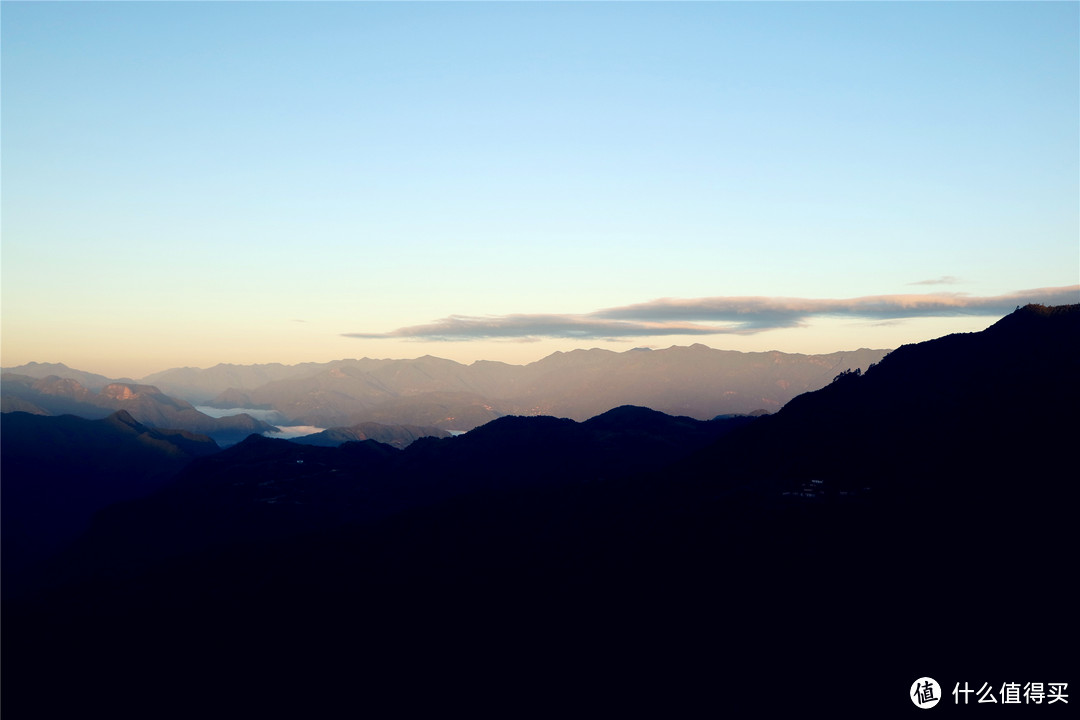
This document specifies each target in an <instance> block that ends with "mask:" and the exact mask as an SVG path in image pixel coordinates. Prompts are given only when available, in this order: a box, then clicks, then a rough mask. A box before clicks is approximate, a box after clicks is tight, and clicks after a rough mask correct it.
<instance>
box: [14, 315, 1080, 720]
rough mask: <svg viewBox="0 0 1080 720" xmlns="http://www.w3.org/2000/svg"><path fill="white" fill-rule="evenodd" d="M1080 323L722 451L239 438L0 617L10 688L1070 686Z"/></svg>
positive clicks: (825, 391)
mask: <svg viewBox="0 0 1080 720" xmlns="http://www.w3.org/2000/svg"><path fill="white" fill-rule="evenodd" d="M1078 317H1080V307H1070V308H1050V309H1047V308H1037V307H1029V308H1024V309H1023V310H1021V311H1018V312H1017V313H1014V314H1013V315H1010V316H1008V317H1007V318H1004V319H1003V320H1002V321H1001V322H1000V323H998V324H996V325H995V326H993V327H991V328H990V329H988V330H986V331H984V332H982V333H974V334H969V335H958V336H949V337H946V338H941V339H939V340H934V341H930V342H927V343H920V344H917V345H912V346H906V347H905V348H901V349H899V350H897V351H896V352H894V353H893V354H891V355H889V356H888V357H886V358H885V359H884V360H882V362H880V363H879V364H878V365H876V366H874V367H873V368H871V369H869V370H868V371H867V372H865V373H860V374H856V373H839V377H838V378H837V379H836V380H835V381H834V382H833V383H831V384H829V385H827V386H826V387H824V388H822V389H821V390H818V391H816V392H813V393H809V394H805V395H802V396H800V397H798V398H796V399H795V400H794V401H792V402H790V403H789V404H788V405H787V406H786V407H785V408H784V409H782V410H781V411H779V412H777V413H775V414H774V415H771V416H766V417H762V418H758V419H749V418H742V419H738V420H739V423H738V424H734V425H727V426H723V427H724V428H725V430H727V431H730V432H728V433H727V434H726V435H722V436H721V437H716V436H715V435H714V434H713V429H711V428H710V426H709V424H708V423H703V422H701V421H695V420H693V419H688V418H679V417H666V416H663V415H660V414H657V413H655V412H652V411H648V410H645V409H642V408H618V409H615V410H613V411H611V412H609V413H607V414H605V415H603V416H600V417H597V418H594V419H591V420H589V421H587V422H584V423H575V422H573V421H571V420H567V419H558V418H551V417H504V418H500V419H498V420H495V421H493V422H491V423H488V424H486V425H484V426H482V427H480V428H477V429H476V430H474V431H472V432H470V433H467V434H466V435H463V436H460V437H456V438H448V439H442V440H438V439H421V440H418V441H416V442H414V443H413V444H412V445H410V446H409V448H407V449H406V450H404V451H394V450H391V449H389V448H386V447H385V446H379V445H377V444H374V443H370V442H369V443H365V444H361V445H356V444H353V443H348V444H346V445H343V446H342V447H341V448H336V449H326V448H314V447H301V446H298V445H296V444H295V443H286V442H282V441H271V440H267V439H264V438H258V437H255V438H250V439H249V440H248V441H246V442H244V443H242V444H240V445H237V446H236V447H234V448H232V449H231V450H227V451H223V452H222V453H220V454H218V455H215V456H213V457H209V458H206V459H204V460H202V461H198V462H197V463H194V464H193V465H191V466H189V468H188V469H187V471H186V472H185V473H184V474H183V476H182V478H180V479H179V480H178V481H177V483H175V484H173V485H171V486H170V487H168V488H165V489H163V490H162V491H161V492H160V493H158V494H156V495H155V496H153V497H149V498H146V499H143V500H141V501H137V502H133V503H130V504H127V505H126V506H118V507H114V508H112V509H110V510H109V511H107V512H105V513H102V515H101V516H99V519H98V522H96V523H95V526H94V528H93V529H92V531H91V533H90V534H88V535H87V536H86V537H85V538H84V541H83V542H82V543H80V551H81V553H82V554H81V555H78V558H79V560H80V563H77V564H81V562H82V561H83V560H85V561H87V563H86V564H85V565H83V566H84V567H92V566H94V565H93V563H97V565H96V567H97V568H99V569H104V568H106V567H111V569H110V571H109V572H108V573H102V574H100V575H98V576H97V577H95V578H89V579H84V580H83V581H80V582H72V583H71V584H69V585H66V586H64V587H62V588H58V589H56V590H55V591H53V592H49V593H44V594H42V595H40V596H38V597H37V598H36V599H35V601H34V603H33V604H8V605H7V606H6V607H5V620H7V621H8V623H9V624H8V626H7V627H8V628H9V630H8V636H7V637H6V639H5V643H6V645H5V650H7V651H8V652H12V653H14V655H13V656H14V657H18V658H19V659H20V660H21V662H20V663H19V664H18V665H16V666H15V668H14V670H13V672H15V673H16V674H15V676H14V677H13V679H14V680H15V681H16V682H11V679H12V677H11V676H9V678H7V679H9V683H8V687H9V689H8V690H7V692H8V696H9V698H10V697H11V695H12V694H13V693H14V696H15V699H16V702H19V701H22V702H25V703H29V702H30V701H31V700H32V702H33V703H37V704H38V705H39V706H41V705H45V706H49V708H48V709H50V710H52V709H55V708H54V707H52V706H57V705H62V704H63V702H64V699H63V698H61V697H57V696H56V695H55V694H53V695H50V694H48V693H45V692H40V690H43V689H44V688H47V687H53V686H55V684H56V681H57V679H58V678H59V679H61V680H62V681H66V682H72V683H74V685H75V688H76V689H77V690H78V691H79V692H78V693H76V695H77V697H78V702H79V703H83V702H85V698H86V697H88V696H89V697H95V696H96V697H98V698H99V699H100V700H111V701H112V702H113V706H112V707H114V708H115V710H116V712H119V713H122V712H124V711H129V712H131V713H132V714H133V715H134V714H137V713H139V712H143V713H145V707H146V705H145V703H146V702H152V701H153V700H152V699H153V698H155V697H161V696H162V695H163V694H164V695H166V696H168V697H170V698H171V697H174V696H175V691H176V681H175V678H176V677H188V675H185V673H186V672H189V669H190V667H191V663H190V662H189V661H188V660H187V659H186V657H187V656H194V657H197V658H199V663H198V668H199V673H200V677H208V678H217V680H213V681H208V682H209V684H210V685H212V687H209V686H203V685H199V684H197V683H195V684H189V685H186V686H185V687H186V690H187V692H189V693H190V695H188V696H186V697H187V698H188V699H191V700H194V702H196V703H200V702H205V701H206V700H207V699H208V698H211V697H212V698H214V699H215V701H216V702H219V703H220V702H222V698H225V699H226V700H225V702H229V701H232V702H233V703H236V704H237V706H238V707H243V708H244V710H245V711H247V712H250V711H252V710H259V711H264V712H273V711H279V710H281V709H282V703H283V699H282V693H279V692H275V693H272V694H268V693H265V692H263V693H260V691H259V689H260V688H265V687H267V683H269V684H270V686H272V687H274V688H275V689H277V688H290V687H293V688H297V689H298V699H299V700H300V701H301V702H302V703H304V706H305V708H306V709H307V710H308V711H309V712H310V711H311V710H312V709H311V707H310V705H311V703H313V702H319V701H323V702H327V703H330V704H331V705H335V704H339V703H340V704H342V705H340V706H345V707H350V708H352V707H354V706H355V705H356V704H357V703H360V704H362V705H363V707H364V709H370V710H380V709H386V708H392V709H394V710H395V711H398V712H401V711H403V710H406V711H408V710H419V708H415V707H413V706H412V703H420V702H422V701H423V700H424V698H432V697H434V698H437V701H438V702H439V703H440V704H441V705H446V704H447V703H450V704H460V705H462V706H467V707H471V708H475V707H477V704H478V703H482V702H483V701H489V702H490V706H489V707H486V708H484V709H487V710H492V711H498V712H500V713H502V714H503V715H505V714H506V712H507V709H508V708H510V709H511V712H510V714H527V713H528V712H529V711H530V710H535V709H537V708H536V706H537V704H539V703H543V702H545V701H547V702H548V703H550V704H551V706H552V710H553V711H558V710H559V709H560V708H561V709H563V710H564V709H565V707H568V706H571V704H572V703H573V707H582V708H584V709H586V710H587V711H589V710H595V711H596V712H607V713H609V714H610V713H611V712H612V711H614V712H617V713H621V712H627V714H630V713H636V714H658V715H659V714H662V713H663V714H667V715H675V716H693V715H696V714H701V713H702V709H704V712H707V713H710V714H712V713H713V712H715V711H717V710H727V711H729V712H732V713H733V714H735V715H746V716H756V715H760V714H762V713H765V714H775V713H777V712H781V713H782V714H791V715H793V716H794V715H796V714H800V713H801V714H805V713H806V712H808V711H809V712H811V713H813V712H814V711H816V710H821V711H822V714H826V715H829V716H852V717H863V716H865V715H866V714H867V713H868V712H869V713H870V714H872V715H875V716H892V715H894V714H898V713H901V712H908V713H910V712H912V711H913V707H912V705H911V701H910V699H909V698H908V697H907V692H908V689H909V687H910V685H911V682H912V680H914V679H915V678H918V677H921V676H923V675H929V676H931V677H935V678H936V679H938V680H939V681H942V686H943V688H945V689H946V690H947V689H948V686H949V685H951V683H952V682H957V681H959V682H961V683H962V682H964V681H968V682H973V683H975V682H983V680H982V678H985V681H987V682H991V683H992V684H993V685H994V686H995V688H997V687H999V686H1000V684H1001V683H1002V682H1004V681H1006V680H1007V681H1009V682H1017V681H1018V682H1027V681H1033V682H1050V681H1051V678H1059V677H1062V675H1061V673H1062V668H1067V667H1069V664H1068V663H1069V662H1070V657H1071V656H1070V652H1071V648H1072V647H1074V646H1075V643H1076V641H1077V639H1078V638H1077V633H1076V628H1075V623H1073V622H1072V618H1073V617H1075V608H1074V605H1075V602H1074V593H1073V591H1072V589H1071V588H1072V585H1071V578H1070V577H1069V576H1068V573H1067V572H1066V569H1067V568H1068V567H1070V563H1071V562H1072V560H1073V558H1072V555H1073V550H1072V548H1073V546H1074V545H1075V531H1074V530H1073V528H1074V526H1075V525H1074V518H1073V515H1074V514H1075V507H1076V503H1075V500H1076V492H1075V480H1074V479H1073V478H1072V475H1073V474H1074V473H1071V472H1070V469H1071V467H1072V466H1073V465H1074V464H1075V457H1074V440H1075V432H1076V417H1075V409H1076V402H1077V400H1078V392H1080V389H1078V383H1080V373H1078V372H1077V371H1078V370H1080V368H1078V367H1077V364H1078V362H1080V353H1078V352H1077V350H1078V349H1080V347H1078V343H1080V326H1078V324H1077V323H1078ZM717 427H720V426H717ZM297 461H302V462H297ZM271 501H272V502H271ZM91 560H92V561H93V563H91V562H89V561H91ZM110 562H112V563H113V564H112V565H111V566H109V565H108V563H110ZM1013 620H1015V622H1016V623H1017V624H1016V625H1011V624H1010V623H1012V622H1013ZM148 628H152V629H153V630H152V632H148ZM994 628H999V629H1001V632H992V630H993V629H994ZM57 648H62V649H63V652H62V653H58V652H57ZM103 649H107V650H108V652H109V658H110V660H111V662H110V663H101V662H100V660H99V659H100V657H101V654H102V652H103ZM466 649H467V651H466ZM180 657H184V658H185V659H184V660H180V659H178V658H180ZM58 658H59V659H58ZM95 660H98V662H97V663H95V662H94V661H95ZM117 671H120V672H122V673H123V676H124V677H125V680H126V682H125V687H124V693H123V695H122V696H121V695H120V694H119V693H116V692H114V691H109V690H108V689H107V688H109V687H110V685H109V683H108V682H107V679H108V678H109V677H112V676H113V675H114V674H115V673H116V672H117ZM1054 682H1056V680H1054ZM418 687H423V688H426V689H428V691H427V693H426V694H422V695H423V697H421V696H420V695H418V694H417V693H416V688H418ZM103 688H106V689H103ZM36 690H37V692H35V691H36ZM721 690H722V691H723V692H722V693H721ZM827 690H835V692H827ZM202 693H205V694H202ZM358 698H361V700H358ZM948 700H949V699H948V697H947V696H946V698H945V699H944V700H943V702H946V703H947V702H948ZM8 702H10V700H9V701H8ZM124 703H126V704H127V707H124V706H123V705H124ZM519 709H520V713H519V712H518V711H519ZM545 709H546V708H545ZM868 709H869V710H868ZM320 710H323V711H325V712H326V713H329V712H331V711H332V707H330V708H326V707H324V708H320ZM789 711H790V712H789ZM316 714H320V713H319V712H316Z"/></svg>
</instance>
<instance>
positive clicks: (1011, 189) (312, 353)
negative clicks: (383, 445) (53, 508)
mask: <svg viewBox="0 0 1080 720" xmlns="http://www.w3.org/2000/svg"><path fill="white" fill-rule="evenodd" d="M0 15H2V19H3V23H2V25H0V32H2V43H0V52H2V64H3V68H4V71H3V72H4V95H5V98H4V99H5V101H6V102H5V108H4V128H3V136H2V145H3V147H2V151H3V157H4V166H3V181H4V182H3V185H4V192H3V195H2V198H0V203H2V215H3V218H4V223H3V225H4V227H3V231H4V232H3V235H4V237H3V243H2V247H0V252H2V260H3V262H2V266H0V273H2V284H0V293H2V300H3V302H2V309H0V312H2V325H3V337H2V345H0V355H2V361H0V365H2V366H4V367H14V366H19V365H23V364H26V363H28V362H60V363H64V364H65V365H67V366H68V367H71V368H75V369H79V370H83V371H87V372H94V373H98V374H101V375H105V376H107V377H123V378H132V379H137V378H141V377H146V376H147V375H149V374H152V373H155V372H160V371H162V370H166V369H170V368H174V367H201V368H205V367H210V366H213V365H215V364H219V363H226V364H237V365H244V364H256V363H259V364H261V363H275V362H277V363H282V364H288V365H291V364H296V363H301V362H332V361H334V360H339V359H342V358H355V357H372V358H385V359H410V358H415V357H419V356H424V355H432V356H435V357H440V358H445V359H448V360H453V361H454V362H459V363H463V364H471V363H473V362H476V361H478V360H493V361H500V362H507V363H510V364H517V365H522V364H528V363H530V362H535V361H537V360H539V359H541V358H543V357H547V356H549V355H551V354H552V353H553V352H558V351H562V352H567V351H572V350H575V349H589V348H592V347H598V348H601V349H607V350H612V351H614V352H622V351H625V350H629V349H632V348H634V347H641V346H644V347H652V348H665V347H668V346H688V345H692V344H695V343H698V344H703V345H705V346H707V347H710V348H713V349H720V350H737V351H741V352H769V351H779V352H786V353H801V354H824V353H831V352H841V351H849V350H853V349H856V348H863V347H865V348H882V349H884V348H890V349H895V348H896V347H899V346H901V345H904V344H910V343H912V342H922V341H925V340H930V339H933V338H935V337H940V336H943V335H947V334H951V333H956V332H974V331H978V330H982V329H985V328H986V327H988V326H989V325H991V324H993V323H994V322H996V321H997V320H998V319H1000V317H1002V316H1003V315H1005V314H1008V312H1010V311H1011V310H1012V308H1013V306H1014V305H1023V304H1026V303H1029V302H1032V303H1043V304H1071V303H1076V302H1080V284H1078V282H1080V243H1078V242H1077V239H1078V238H1080V5H1077V4H1076V3H1035V4H996V3H961V4H952V3H948V4H945V3H926V4H891V3H886V4H877V3H875V4H787V3H783V4H772V3H763V4H743V3H705V4H682V3H678V4H654V3H642V4H638V3H633V4H624V3H614V4H592V3H567V4H555V5H544V4H541V5H534V4H516V3H515V4H501V3H493V4H472V3H447V4H383V3H331V4H323V3H318V4H306V3H283V4H277V3H273V4H269V3H241V4H235V3H210V4H204V3H198V4H183V3H180V4H172V3H71V4H68V3H14V4H13V3H3V4H2V5H0Z"/></svg>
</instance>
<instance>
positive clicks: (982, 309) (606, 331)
mask: <svg viewBox="0 0 1080 720" xmlns="http://www.w3.org/2000/svg"><path fill="white" fill-rule="evenodd" d="M1077 302H1080V285H1070V286H1068V287H1053V288H1037V289H1034V290H1023V291H1020V292H1015V293H1008V294H1006V295H995V296H988V297H976V296H972V295H967V294H964V293H929V294H903V295H870V296H866V297H857V298H846V299H811V298H789V297H709V298H661V299H658V300H650V301H649V302H644V303H638V304H634V305H624V306H621V307H613V308H606V309H603V310H596V311H594V312H590V313H583V314H517V315H488V316H472V315H450V316H448V317H445V318H442V319H440V320H436V321H434V322H431V323H427V324H424V325H410V326H406V327H401V328H398V329H396V330H391V331H389V332H379V333H372V332H351V333H343V334H344V335H345V336H346V337H355V338H366V339H380V338H411V339H417V340H457V341H461V340H486V339H494V338H503V339H509V338H537V337H548V338H570V339H600V338H630V337H655V336H662V335H724V334H738V335H749V334H753V333H759V332H763V331H765V330H775V329H779V328H789V327H799V326H802V325H805V324H807V322H808V321H809V320H810V319H811V318H813V317H847V318H852V319H862V320H879V321H888V320H900V319H905V318H921V317H955V316H959V315H1005V314H1007V313H1009V312H1011V311H1012V310H1013V309H1014V308H1015V307H1016V306H1017V305H1026V304H1028V303H1038V304H1043V305H1069V304H1073V303H1077Z"/></svg>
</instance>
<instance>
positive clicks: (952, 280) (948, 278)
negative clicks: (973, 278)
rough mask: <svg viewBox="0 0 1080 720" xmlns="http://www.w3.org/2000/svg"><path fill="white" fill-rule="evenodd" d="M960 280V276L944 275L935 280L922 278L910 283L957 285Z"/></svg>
mask: <svg viewBox="0 0 1080 720" xmlns="http://www.w3.org/2000/svg"><path fill="white" fill-rule="evenodd" d="M958 282H960V278H958V277H955V276H953V275H942V276H941V277H939V278H934V279H933V280H920V281H918V282H912V283H908V285H956V284H957V283H958Z"/></svg>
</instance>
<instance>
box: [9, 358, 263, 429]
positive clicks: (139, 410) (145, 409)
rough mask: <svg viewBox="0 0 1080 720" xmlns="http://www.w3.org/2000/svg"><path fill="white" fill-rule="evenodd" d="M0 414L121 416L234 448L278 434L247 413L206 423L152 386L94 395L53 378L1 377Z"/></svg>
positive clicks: (114, 386)
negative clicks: (256, 436) (251, 439)
mask: <svg viewBox="0 0 1080 720" xmlns="http://www.w3.org/2000/svg"><path fill="white" fill-rule="evenodd" d="M79 374H83V373H79ZM0 408H2V409H3V412H4V413H8V412H16V411H20V412H26V413H31V414H34V415H77V416H79V417H82V418H87V419H92V420H96V419H100V418H104V417H108V416H109V415H111V414H113V413H114V412H116V411H118V410H123V411H124V412H127V413H129V414H130V415H131V416H132V417H133V418H135V419H136V420H138V421H139V422H141V423H144V424H146V425H149V426H152V427H157V428H175V429H182V430H187V431H190V432H196V433H204V434H206V435H209V436H210V437H213V438H214V439H215V440H218V441H220V442H223V443H233V442H238V441H239V440H242V439H243V438H245V437H247V436H248V435H250V434H252V433H262V432H272V431H275V430H277V428H276V427H275V426H273V425H270V424H269V423H266V422H263V421H262V420H256V419H255V418H253V417H251V416H250V415H248V414H246V413H239V414H236V415H230V416H228V417H221V418H215V417H210V416H209V415H206V414H205V413H202V412H200V411H198V410H196V409H195V408H194V407H193V406H192V405H191V404H190V403H188V402H186V401H184V400H179V399H177V398H174V397H170V396H168V395H166V394H165V393H163V392H161V390H159V389H158V388H156V387H154V386H152V385H139V384H135V383H120V382H110V383H107V384H104V385H102V386H101V388H100V389H99V390H97V391H94V390H91V389H89V388H87V387H84V386H83V385H82V384H81V383H80V382H79V381H78V380H75V379H72V378H64V377H59V376H57V375H47V376H45V377H43V378H33V377H30V376H28V375H20V374H18V373H14V372H5V373H3V375H0Z"/></svg>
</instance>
